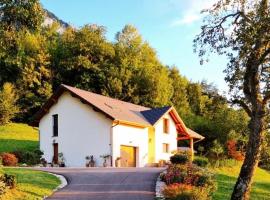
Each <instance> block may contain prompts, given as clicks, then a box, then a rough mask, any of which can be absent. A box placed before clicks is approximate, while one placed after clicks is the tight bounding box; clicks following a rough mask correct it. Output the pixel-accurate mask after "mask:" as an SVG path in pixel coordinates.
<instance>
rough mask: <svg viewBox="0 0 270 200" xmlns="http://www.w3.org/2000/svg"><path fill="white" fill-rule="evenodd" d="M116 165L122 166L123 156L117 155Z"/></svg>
mask: <svg viewBox="0 0 270 200" xmlns="http://www.w3.org/2000/svg"><path fill="white" fill-rule="evenodd" d="M115 167H121V157H117V158H116V160H115Z"/></svg>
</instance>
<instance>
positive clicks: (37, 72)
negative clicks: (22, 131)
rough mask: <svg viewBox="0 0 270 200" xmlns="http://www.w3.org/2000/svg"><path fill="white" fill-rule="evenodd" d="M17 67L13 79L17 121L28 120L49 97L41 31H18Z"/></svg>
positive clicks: (45, 45)
mask: <svg viewBox="0 0 270 200" xmlns="http://www.w3.org/2000/svg"><path fill="white" fill-rule="evenodd" d="M17 46H18V53H17V64H18V66H19V67H20V72H21V73H20V74H19V75H18V79H17V80H16V86H17V88H18V94H19V95H20V98H19V100H18V103H19V104H20V108H21V113H20V117H17V119H20V121H22V120H23V121H30V120H31V118H32V117H33V115H34V114H35V113H36V112H37V111H38V109H39V108H40V107H41V106H42V105H43V104H44V103H45V101H46V100H47V99H48V98H49V97H50V96H51V94H52V85H51V70H50V64H51V62H50V57H51V56H50V54H49V52H48V43H47V38H46V37H45V35H44V34H41V32H29V31H20V32H19V33H18V37H17Z"/></svg>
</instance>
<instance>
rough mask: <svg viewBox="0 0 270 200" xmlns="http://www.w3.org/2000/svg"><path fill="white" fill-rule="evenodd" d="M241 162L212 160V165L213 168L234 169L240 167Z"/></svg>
mask: <svg viewBox="0 0 270 200" xmlns="http://www.w3.org/2000/svg"><path fill="white" fill-rule="evenodd" d="M239 163H240V161H238V160H235V159H219V160H210V164H211V166H212V167H215V168H219V167H234V166H237V165H239Z"/></svg>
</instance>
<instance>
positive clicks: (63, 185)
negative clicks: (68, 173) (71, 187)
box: [43, 172, 68, 199]
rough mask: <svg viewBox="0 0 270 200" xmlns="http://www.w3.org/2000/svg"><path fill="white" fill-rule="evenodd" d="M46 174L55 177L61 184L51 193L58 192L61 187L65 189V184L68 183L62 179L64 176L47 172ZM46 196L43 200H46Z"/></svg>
mask: <svg viewBox="0 0 270 200" xmlns="http://www.w3.org/2000/svg"><path fill="white" fill-rule="evenodd" d="M47 173H48V174H51V175H53V176H56V177H57V178H58V179H59V180H60V181H61V184H60V185H58V186H57V187H56V188H55V189H54V190H53V193H54V192H56V191H58V190H60V189H62V188H63V187H65V186H66V185H67V184H68V182H67V179H66V178H65V177H64V176H62V175H60V174H54V173H51V172H47ZM47 197H48V196H45V197H44V198H43V199H46V198H47Z"/></svg>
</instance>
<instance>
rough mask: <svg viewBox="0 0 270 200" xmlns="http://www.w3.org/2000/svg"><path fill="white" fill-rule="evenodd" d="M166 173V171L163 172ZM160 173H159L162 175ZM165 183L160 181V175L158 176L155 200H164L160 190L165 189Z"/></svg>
mask: <svg viewBox="0 0 270 200" xmlns="http://www.w3.org/2000/svg"><path fill="white" fill-rule="evenodd" d="M164 172H165V173H166V171H164ZM164 172H161V173H164ZM165 185H166V184H165V182H163V181H161V179H160V175H159V176H158V178H157V180H156V199H157V200H164V199H165V198H164V196H163V194H162V193H161V191H162V189H163V188H164V187H165Z"/></svg>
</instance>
